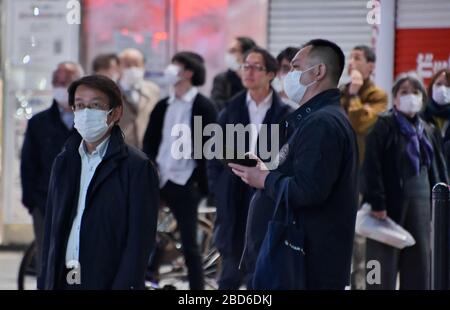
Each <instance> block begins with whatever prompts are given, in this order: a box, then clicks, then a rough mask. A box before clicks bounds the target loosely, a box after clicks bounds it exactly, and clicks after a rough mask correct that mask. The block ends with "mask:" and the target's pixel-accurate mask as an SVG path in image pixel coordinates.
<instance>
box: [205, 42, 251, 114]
mask: <svg viewBox="0 0 450 310" xmlns="http://www.w3.org/2000/svg"><path fill="white" fill-rule="evenodd" d="M255 46H256V43H255V42H254V41H253V40H252V39H251V38H249V37H237V38H236V39H235V40H233V41H232V43H231V44H230V46H229V48H228V51H227V53H226V54H225V64H226V66H227V71H225V72H222V73H219V74H218V75H216V76H215V77H214V81H213V87H212V90H211V100H212V101H213V102H214V104H215V105H216V107H217V110H218V111H219V112H220V111H221V110H222V109H223V108H224V107H225V106H226V103H227V101H228V100H229V99H231V98H232V97H233V96H234V95H236V94H237V93H239V92H241V91H242V90H244V85H242V81H241V77H240V76H239V67H240V66H241V64H242V63H243V61H244V55H245V54H246V53H247V52H248V51H249V50H251V49H252V48H254V47H255Z"/></svg>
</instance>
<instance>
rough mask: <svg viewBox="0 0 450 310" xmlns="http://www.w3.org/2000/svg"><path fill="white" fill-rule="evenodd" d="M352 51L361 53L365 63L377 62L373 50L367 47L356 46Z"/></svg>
mask: <svg viewBox="0 0 450 310" xmlns="http://www.w3.org/2000/svg"><path fill="white" fill-rule="evenodd" d="M353 50H357V51H362V52H363V53H364V57H365V58H366V61H367V62H375V61H376V60H377V57H376V56H375V52H374V51H373V48H370V47H368V46H367V45H357V46H355V47H354V48H353Z"/></svg>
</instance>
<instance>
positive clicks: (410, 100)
mask: <svg viewBox="0 0 450 310" xmlns="http://www.w3.org/2000/svg"><path fill="white" fill-rule="evenodd" d="M422 105H423V101H422V95H421V94H420V95H414V94H409V95H403V96H401V97H400V104H399V105H398V107H397V108H398V110H399V111H400V112H403V113H417V112H420V110H422Z"/></svg>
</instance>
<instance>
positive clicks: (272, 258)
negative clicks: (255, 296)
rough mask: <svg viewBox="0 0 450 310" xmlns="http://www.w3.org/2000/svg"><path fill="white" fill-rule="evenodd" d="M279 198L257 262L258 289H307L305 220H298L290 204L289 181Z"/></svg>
mask: <svg viewBox="0 0 450 310" xmlns="http://www.w3.org/2000/svg"><path fill="white" fill-rule="evenodd" d="M280 182H282V185H281V190H280V192H279V193H278V195H277V199H276V203H275V211H274V214H273V217H272V219H271V221H270V222H269V225H268V229H267V232H266V235H265V237H264V240H263V242H262V245H261V248H260V250H259V253H258V257H257V259H256V266H255V272H254V274H253V278H252V288H253V289H255V290H302V289H306V266H305V265H306V261H305V259H306V258H305V255H306V254H305V251H304V242H305V235H304V227H303V226H304V225H303V220H302V219H301V218H299V220H298V221H297V220H296V219H295V218H296V216H295V215H294V212H293V210H291V208H289V203H288V179H287V178H284V179H282V180H281V181H280Z"/></svg>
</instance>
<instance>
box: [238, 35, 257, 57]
mask: <svg viewBox="0 0 450 310" xmlns="http://www.w3.org/2000/svg"><path fill="white" fill-rule="evenodd" d="M236 40H237V41H238V42H239V45H240V46H241V51H242V55H245V54H246V53H247V52H248V51H249V50H251V49H252V48H254V47H256V46H257V45H256V43H255V41H253V39H252V38H249V37H237V38H236Z"/></svg>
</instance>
